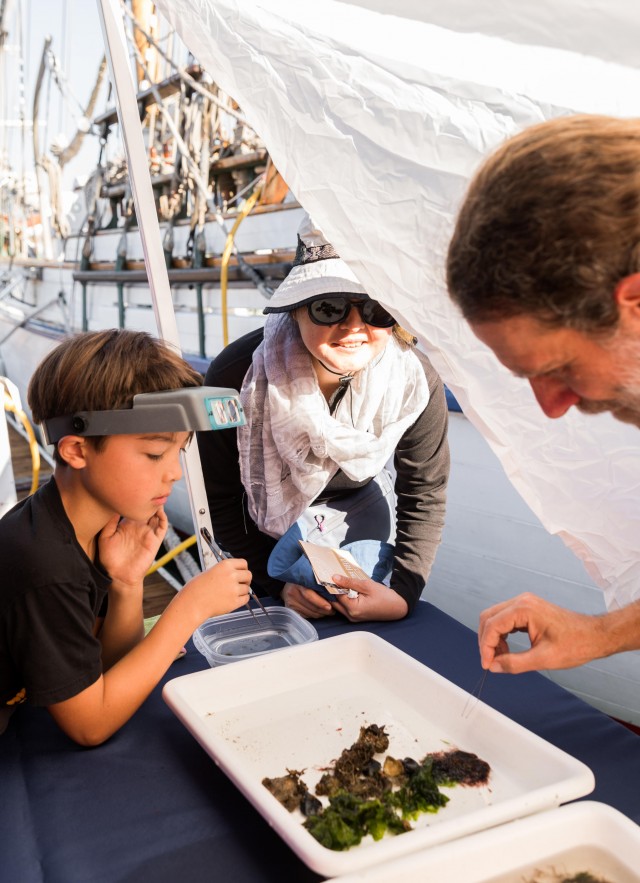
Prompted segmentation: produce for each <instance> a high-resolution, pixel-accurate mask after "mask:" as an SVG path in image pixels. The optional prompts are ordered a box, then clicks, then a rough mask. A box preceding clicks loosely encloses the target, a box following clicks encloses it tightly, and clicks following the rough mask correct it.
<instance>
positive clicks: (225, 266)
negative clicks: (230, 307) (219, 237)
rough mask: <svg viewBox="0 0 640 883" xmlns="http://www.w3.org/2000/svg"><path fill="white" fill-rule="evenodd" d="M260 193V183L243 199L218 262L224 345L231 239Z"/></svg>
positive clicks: (224, 341)
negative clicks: (219, 262)
mask: <svg viewBox="0 0 640 883" xmlns="http://www.w3.org/2000/svg"><path fill="white" fill-rule="evenodd" d="M261 193H262V183H260V184H258V186H257V187H256V188H255V190H254V191H253V193H252V194H251V196H250V197H249V199H247V200H245V203H244V205H243V206H242V208H241V209H240V212H239V213H238V217H237V218H236V220H235V223H234V225H233V227H232V228H231V232H230V233H229V235H228V236H227V241H226V242H225V244H224V251H223V252H222V263H221V264H220V306H221V310H222V343H223V345H224V346H226V345H227V344H228V343H229V317H228V316H227V279H228V273H229V259H230V257H231V250H232V248H233V240H234V237H235V235H236V232H237V230H238V227H239V226H240V224H241V223H242V222H243V221H244V219H245V218H246V217H247V215H248V214H249V212H251V210H252V209H253V207H254V205H255V204H256V202H257V201H258V199H259V198H260V194H261Z"/></svg>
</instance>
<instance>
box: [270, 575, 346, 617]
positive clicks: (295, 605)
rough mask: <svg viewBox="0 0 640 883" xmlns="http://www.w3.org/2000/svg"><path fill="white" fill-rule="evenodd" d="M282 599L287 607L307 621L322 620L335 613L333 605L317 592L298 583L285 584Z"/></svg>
mask: <svg viewBox="0 0 640 883" xmlns="http://www.w3.org/2000/svg"><path fill="white" fill-rule="evenodd" d="M280 597H281V598H282V600H283V601H284V606H285V607H289V608H290V609H291V610H295V611H296V613H299V614H300V616H304V617H305V619H322V617H323V616H333V615H334V612H335V611H334V609H333V605H332V604H330V603H329V601H327V600H325V599H324V598H323V597H322V596H321V595H319V594H318V593H317V592H316V591H314V590H313V589H305V587H304V586H298V585H296V583H285V587H284V589H283V590H282V593H281V595H280Z"/></svg>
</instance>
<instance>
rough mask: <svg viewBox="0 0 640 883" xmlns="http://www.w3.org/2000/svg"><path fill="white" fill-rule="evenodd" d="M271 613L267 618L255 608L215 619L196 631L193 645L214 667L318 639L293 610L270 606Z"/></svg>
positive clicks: (306, 623) (209, 620) (315, 633)
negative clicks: (251, 610)
mask: <svg viewBox="0 0 640 883" xmlns="http://www.w3.org/2000/svg"><path fill="white" fill-rule="evenodd" d="M252 609H253V608H252ZM268 613H269V617H268V618H267V617H266V616H265V614H264V613H263V612H262V611H261V610H255V609H253V615H252V614H251V613H250V612H249V610H247V609H246V608H245V609H243V610H239V611H236V612H235V613H227V614H225V615H224V616H215V617H213V618H212V619H208V620H206V622H203V623H202V625H201V626H200V627H199V628H197V629H196V630H195V632H194V633H193V643H194V645H195V647H196V649H197V650H198V651H199V652H200V653H202V655H203V656H204V657H205V658H206V660H207V662H208V663H209V665H211V666H215V665H226V664H227V663H228V662H238V661H239V660H241V659H247V658H250V657H252V656H260V655H261V654H263V653H272V652H273V651H274V650H282V649H283V648H284V647H291V646H293V645H295V644H307V643H309V642H310V641H317V640H318V633H317V631H316V630H315V628H314V627H313V626H312V625H311V623H310V622H308V620H306V619H304V617H302V616H300V614H298V613H296V612H295V611H294V610H290V609H289V608H288V607H273V606H270V607H269V609H268Z"/></svg>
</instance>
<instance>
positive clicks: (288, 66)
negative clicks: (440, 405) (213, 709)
mask: <svg viewBox="0 0 640 883" xmlns="http://www.w3.org/2000/svg"><path fill="white" fill-rule="evenodd" d="M157 6H158V9H159V11H160V12H161V13H162V14H163V15H164V16H165V17H166V18H167V19H168V20H169V21H170V22H171V23H172V24H173V26H174V27H175V28H176V29H177V31H178V33H179V34H180V36H181V37H182V39H183V41H184V42H185V44H186V45H187V46H188V47H189V48H190V50H191V51H192V52H193V53H194V55H195V57H196V58H198V60H199V61H200V62H201V64H203V66H204V67H205V69H206V70H207V71H208V72H209V73H210V74H211V75H212V76H213V78H214V79H215V80H216V82H217V83H218V84H219V85H220V86H221V88H222V89H224V90H225V91H226V92H228V93H229V94H230V95H232V96H233V97H234V98H235V99H236V101H238V103H239V104H240V106H241V107H242V110H243V112H244V114H245V115H246V117H247V119H248V120H249V122H250V123H251V124H252V126H254V128H255V129H256V131H257V132H258V133H259V134H260V135H261V137H262V138H263V139H264V141H265V143H266V145H267V147H268V149H269V151H270V153H271V156H272V157H273V160H274V162H275V164H276V166H277V167H278V169H279V170H280V172H281V173H282V175H283V177H284V178H285V180H286V181H287V183H288V184H289V186H290V188H291V189H292V191H293V192H294V193H295V195H296V196H297V198H298V199H299V201H300V202H301V203H302V205H303V206H304V207H305V208H306V209H307V211H309V212H310V213H311V214H312V216H313V217H314V218H315V220H316V221H317V222H318V224H319V225H320V226H321V227H322V228H323V229H324V230H325V232H326V234H327V236H328V238H329V239H330V240H331V241H332V242H333V243H334V245H335V246H336V248H337V249H338V251H339V253H340V254H341V256H342V257H343V258H344V259H345V260H346V261H347V262H348V263H349V264H350V265H351V266H352V268H353V270H354V271H355V273H356V274H357V276H358V277H359V279H360V280H361V282H362V283H363V285H365V286H366V287H367V290H368V291H369V292H370V294H371V295H372V296H373V297H376V298H377V299H379V300H380V301H381V302H382V303H384V304H385V305H386V306H388V307H389V308H390V309H392V310H393V312H394V314H395V315H396V316H398V318H399V320H400V321H401V322H402V323H403V324H404V325H406V326H407V327H409V328H411V329H412V330H413V331H414V332H415V333H416V334H417V336H418V337H419V339H420V341H421V343H422V345H423V346H424V348H425V349H426V351H427V352H428V353H429V355H430V357H431V359H432V361H433V363H434V365H435V367H436V368H437V369H438V370H439V371H440V373H441V375H442V377H443V379H444V381H445V382H446V383H447V385H448V386H449V387H450V388H451V389H452V391H453V392H454V394H455V395H456V396H457V398H458V400H459V402H460V404H461V405H462V407H463V410H464V412H465V414H466V416H467V417H468V418H469V419H470V420H471V421H472V422H473V423H474V424H475V425H476V426H477V427H478V428H479V429H480V431H481V432H482V433H483V435H484V436H485V437H486V439H487V440H488V442H489V443H490V445H491V446H492V448H493V449H494V451H495V452H496V454H497V455H498V457H499V458H500V460H501V462H502V464H503V466H504V468H505V470H506V472H507V474H508V475H509V477H510V479H511V481H512V482H513V484H514V485H515V486H516V488H517V489H518V490H519V492H520V493H521V495H522V496H523V498H524V499H525V500H526V501H527V503H528V504H529V506H530V507H531V509H532V510H533V511H534V512H535V513H536V515H537V516H538V517H539V518H540V520H541V521H542V523H543V524H544V525H545V527H546V528H547V529H548V530H549V531H550V532H552V533H557V534H559V535H561V536H562V538H563V539H564V541H565V542H566V543H567V544H568V545H569V546H570V547H571V548H572V549H573V550H574V551H575V553H576V554H577V555H579V556H580V558H581V559H582V560H583V561H584V563H585V565H586V567H587V569H588V571H589V573H590V574H591V576H592V578H593V579H594V580H595V581H596V582H597V583H598V584H599V585H601V586H602V587H603V589H604V590H605V597H606V601H607V604H608V606H610V607H617V606H622V605H624V604H626V603H628V602H629V601H630V600H632V599H633V598H635V597H640V556H639V555H638V536H639V535H640V506H639V505H638V500H640V456H639V450H638V448H639V444H640V435H639V434H638V430H637V429H636V428H634V427H631V426H627V425H624V424H621V423H618V422H617V421H615V420H614V419H613V418H611V417H610V416H609V415H600V416H598V417H585V416H582V415H581V414H579V413H578V412H576V411H575V409H574V410H573V411H572V412H571V413H570V414H569V415H568V416H567V417H565V418H563V419H562V420H558V421H552V420H548V419H547V418H546V417H545V416H544V415H543V414H542V412H541V411H540V409H539V408H538V406H537V404H536V403H535V400H534V398H533V394H532V393H531V391H530V389H529V387H528V385H527V384H526V383H525V382H523V381H521V380H517V379H515V378H513V377H511V376H510V375H509V373H508V372H507V371H506V370H505V369H503V368H502V367H501V366H500V365H499V363H498V362H497V360H496V359H495V357H494V356H493V355H492V353H490V352H489V351H488V350H487V349H486V348H484V347H483V346H482V345H481V344H479V343H478V341H477V340H476V339H475V337H474V336H473V335H472V334H471V332H470V330H469V329H468V327H467V326H466V324H465V323H464V322H463V321H462V320H461V319H460V318H459V316H458V315H457V312H456V310H455V309H454V308H453V306H452V305H451V303H450V300H449V298H448V295H447V292H446V287H445V284H444V265H445V257H446V249H447V244H448V240H449V237H450V235H451V231H452V227H453V223H454V220H455V216H456V210H457V207H458V205H459V204H460V200H461V198H462V195H463V193H464V190H465V187H466V185H467V182H468V180H469V178H470V176H471V175H472V174H473V172H474V170H475V169H476V167H477V166H478V164H479V162H480V161H481V160H482V158H483V157H484V156H485V155H486V154H488V153H489V152H490V151H491V150H492V149H493V148H494V147H495V146H496V145H498V144H499V143H500V142H501V141H502V140H503V139H504V138H505V137H507V136H509V135H511V134H514V133H515V132H517V131H519V130H520V129H521V128H523V127H525V126H527V125H530V124H533V123H536V122H539V121H541V120H543V119H546V118H550V117H552V116H556V115H559V114H565V113H573V112H589V113H606V114H612V115H616V116H639V117H640V71H639V70H638V69H637V68H636V67H633V65H634V64H636V65H637V64H639V63H640V54H638V52H637V45H638V42H639V39H640V9H637V8H636V4H635V3H630V2H627V0H606V2H605V0H554V2H549V0H535V2H529V0H511V2H506V0H503V2H498V0H484V2H477V0H476V2H472V0H464V2H455V3H442V2H438V0H394V2H393V3H390V2H389V3H385V2H383V0H362V2H359V3H358V4H357V5H354V4H349V3H342V2H335V0H313V2H309V0H295V2H289V0H157ZM386 9H388V10H393V13H394V14H385V13H384V10H386ZM558 209H559V211H561V206H559V207H558Z"/></svg>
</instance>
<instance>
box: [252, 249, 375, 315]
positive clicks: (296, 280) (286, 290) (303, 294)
mask: <svg viewBox="0 0 640 883" xmlns="http://www.w3.org/2000/svg"><path fill="white" fill-rule="evenodd" d="M327 294H349V295H351V294H353V295H358V296H360V297H365V298H366V297H368V295H367V292H366V291H365V289H364V288H363V287H362V285H361V284H360V283H359V282H358V280H357V279H356V277H355V276H354V274H353V272H352V271H351V270H350V269H349V267H348V266H347V264H345V262H344V261H343V260H342V258H339V257H331V258H324V257H323V258H315V259H312V260H310V261H307V262H305V263H301V264H297V265H294V267H293V268H292V270H291V272H290V273H289V275H288V276H287V278H286V279H285V280H284V281H283V282H282V283H281V284H280V285H279V286H278V288H276V290H275V291H274V293H273V295H272V296H271V298H270V300H269V303H268V305H267V306H266V307H265V308H264V311H263V312H265V313H286V312H289V311H290V310H294V309H295V308H296V307H300V306H304V304H307V303H309V302H310V301H312V300H315V299H316V298H318V297H322V296H323V295H327Z"/></svg>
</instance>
